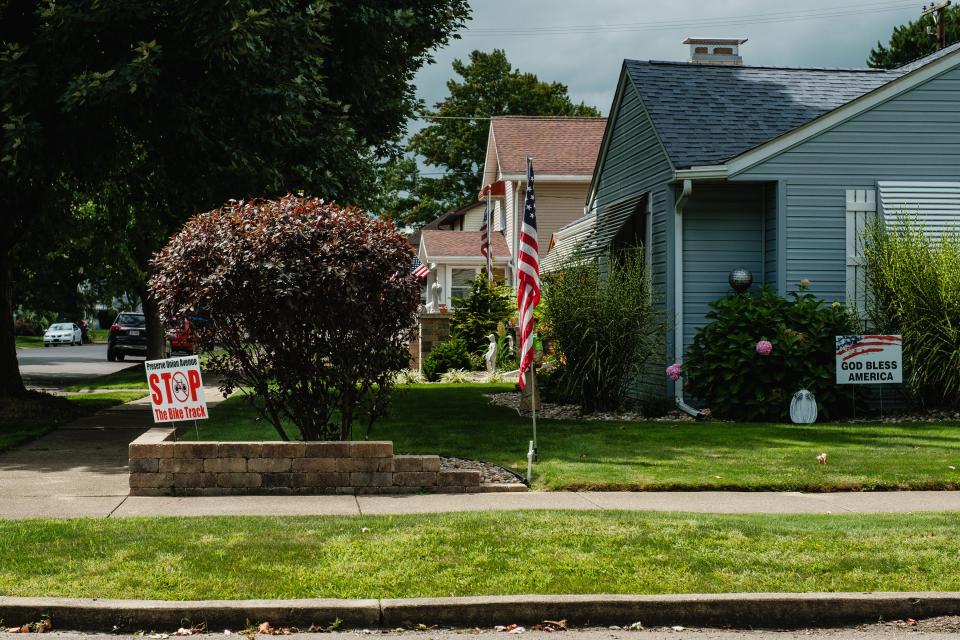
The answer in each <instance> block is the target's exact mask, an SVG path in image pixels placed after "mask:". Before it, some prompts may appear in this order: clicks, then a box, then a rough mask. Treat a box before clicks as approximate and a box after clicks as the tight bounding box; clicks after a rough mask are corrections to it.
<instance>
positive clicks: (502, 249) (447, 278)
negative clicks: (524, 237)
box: [417, 229, 510, 312]
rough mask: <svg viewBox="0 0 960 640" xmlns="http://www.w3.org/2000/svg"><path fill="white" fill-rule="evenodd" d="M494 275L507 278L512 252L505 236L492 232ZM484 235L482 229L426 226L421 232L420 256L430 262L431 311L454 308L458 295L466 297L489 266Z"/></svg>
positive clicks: (418, 254) (428, 293)
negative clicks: (482, 245)
mask: <svg viewBox="0 0 960 640" xmlns="http://www.w3.org/2000/svg"><path fill="white" fill-rule="evenodd" d="M490 240H491V247H492V251H491V255H492V256H493V275H494V279H495V280H500V281H501V282H502V281H504V280H505V278H506V273H507V262H508V261H509V259H510V251H509V250H508V249H507V243H506V241H505V240H504V239H503V235H502V234H499V233H496V232H494V233H492V234H490ZM482 241H483V234H482V233H481V232H479V231H448V230H439V229H424V230H423V231H421V233H420V246H419V247H418V249H417V257H418V258H419V259H420V262H422V263H423V264H425V265H427V267H428V268H429V269H430V274H429V275H428V276H427V278H426V306H427V311H428V312H436V311H438V310H439V305H441V304H442V305H446V307H447V308H448V309H451V308H452V304H453V299H454V298H463V297H465V296H466V295H467V293H469V291H470V285H471V283H472V282H473V280H474V278H476V277H477V274H478V273H480V272H481V271H485V270H486V268H487V266H486V265H487V263H486V259H485V258H484V257H483V255H482V254H481V253H480V246H481V243H482Z"/></svg>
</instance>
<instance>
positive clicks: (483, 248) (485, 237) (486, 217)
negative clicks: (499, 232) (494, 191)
mask: <svg viewBox="0 0 960 640" xmlns="http://www.w3.org/2000/svg"><path fill="white" fill-rule="evenodd" d="M480 234H481V237H480V255H482V256H483V257H484V258H486V259H487V280H493V256H491V255H490V198H489V196H488V197H487V201H486V203H485V204H484V205H483V225H482V226H481V227H480Z"/></svg>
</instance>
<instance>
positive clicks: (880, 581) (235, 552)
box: [0, 511, 960, 600]
mask: <svg viewBox="0 0 960 640" xmlns="http://www.w3.org/2000/svg"><path fill="white" fill-rule="evenodd" d="M363 527H366V528H368V529H369V531H363V529H362V528H363ZM958 554H960V523H958V521H957V517H956V514H898V515H889V514H888V515H862V514H860V515H790V516H783V515H776V516H770V515H703V514H700V515H692V514H671V513H639V512H632V513H626V512H583V511H579V512H577V511H568V512H557V511H552V512H551V511H537V512H532V511H528V512H488V513H454V514H441V515H411V516H394V517H386V516H351V517H259V518H251V517H243V518H237V517H233V518H227V517H218V518H202V519H201V518H150V519H140V518H137V519H109V520H107V519H82V520H60V521H56V520H54V521H51V520H20V521H7V522H0V595H6V596H46V597H84V598H149V599H165V600H201V599H252V598H327V597H329V598H398V597H428V596H465V595H482V594H524V593H546V594H551V593H723V592H765V591H766V592H769V591H956V590H960V573H958V572H957V570H956V567H957V557H958Z"/></svg>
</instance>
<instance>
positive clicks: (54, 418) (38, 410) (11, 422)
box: [0, 392, 144, 451]
mask: <svg viewBox="0 0 960 640" xmlns="http://www.w3.org/2000/svg"><path fill="white" fill-rule="evenodd" d="M143 395H144V394H142V393H130V392H113V393H98V394H84V395H68V396H65V397H57V396H51V395H47V394H44V393H37V392H34V393H31V394H29V395H28V396H27V397H25V398H0V451H6V450H7V449H12V448H14V447H16V446H18V445H20V444H23V443H24V442H27V441H29V440H34V439H36V438H39V437H40V436H42V435H44V434H46V433H49V432H50V431H53V430H54V429H56V428H57V427H58V426H59V425H61V424H63V423H65V422H70V421H71V420H75V419H77V418H79V417H81V416H85V415H90V414H91V413H95V412H97V411H100V410H101V409H106V408H109V407H112V406H115V405H118V404H123V403H124V402H130V401H131V400H136V399H137V398H140V397H143Z"/></svg>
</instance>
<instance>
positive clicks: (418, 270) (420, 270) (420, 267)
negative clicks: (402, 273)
mask: <svg viewBox="0 0 960 640" xmlns="http://www.w3.org/2000/svg"><path fill="white" fill-rule="evenodd" d="M412 271H413V275H415V276H417V277H418V278H426V277H427V275H428V274H429V273H430V269H429V268H428V267H427V265H425V264H423V263H422V262H420V258H418V257H417V256H413V268H412Z"/></svg>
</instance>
